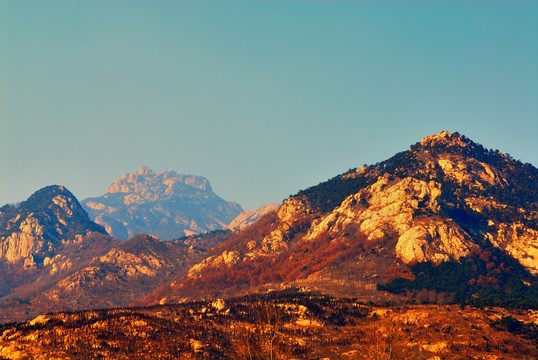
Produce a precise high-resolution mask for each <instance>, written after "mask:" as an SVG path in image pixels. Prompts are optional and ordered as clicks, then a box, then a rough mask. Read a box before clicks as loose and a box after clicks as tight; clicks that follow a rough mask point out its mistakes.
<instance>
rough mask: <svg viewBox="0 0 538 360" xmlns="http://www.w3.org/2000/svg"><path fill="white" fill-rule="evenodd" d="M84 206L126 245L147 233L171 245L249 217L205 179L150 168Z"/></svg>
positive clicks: (125, 178)
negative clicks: (180, 239)
mask: <svg viewBox="0 0 538 360" xmlns="http://www.w3.org/2000/svg"><path fill="white" fill-rule="evenodd" d="M81 203H82V206H83V207H84V209H85V210H86V211H87V212H88V214H89V215H90V217H91V218H92V219H94V221H95V222H96V223H98V224H101V225H103V226H104V227H105V228H106V230H107V231H108V233H109V234H110V235H112V236H115V237H119V238H121V239H127V238H129V237H132V236H134V235H136V234H139V233H147V234H152V235H155V236H157V237H159V238H160V239H163V240H171V239H176V238H178V237H181V236H184V235H192V234H199V233H204V232H208V231H212V230H218V229H223V228H226V227H227V225H228V224H229V223H230V222H231V221H232V220H234V219H235V217H236V216H238V215H239V214H240V213H241V212H243V209H242V208H241V206H240V205H239V204H237V203H232V202H228V201H225V200H223V199H221V198H220V197H219V196H218V195H216V194H215V193H214V192H213V190H212V189H211V185H210V184H209V181H208V180H207V179H206V178H204V177H201V176H195V175H183V174H178V173H176V172H175V171H163V172H159V173H156V172H154V171H153V170H151V169H149V168H147V167H142V168H140V170H138V171H137V172H135V173H129V174H124V175H123V176H122V177H121V178H119V179H118V180H116V181H115V182H114V184H112V185H111V186H110V187H109V188H108V190H107V191H106V193H105V195H103V196H101V197H95V198H89V199H85V200H83V201H82V202H81Z"/></svg>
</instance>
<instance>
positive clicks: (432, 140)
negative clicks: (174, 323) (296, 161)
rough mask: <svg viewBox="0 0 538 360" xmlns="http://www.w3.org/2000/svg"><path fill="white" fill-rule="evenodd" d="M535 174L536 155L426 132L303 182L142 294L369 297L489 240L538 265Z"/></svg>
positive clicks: (532, 268)
mask: <svg viewBox="0 0 538 360" xmlns="http://www.w3.org/2000/svg"><path fill="white" fill-rule="evenodd" d="M537 180H538V170H537V169H536V168H534V167H533V166H532V165H531V164H522V163H521V162H519V161H516V160H514V159H512V158H511V157H509V156H505V155H503V154H502V153H500V152H498V151H493V150H487V149H485V148H484V147H482V146H481V145H478V144H476V143H474V142H472V141H471V140H469V139H467V138H466V137H464V136H462V135H460V134H458V133H454V134H452V133H448V132H441V133H439V134H435V135H431V136H427V137H425V138H423V139H422V140H421V141H420V142H418V143H416V144H414V145H411V147H410V148H409V150H406V151H403V152H400V153H398V154H396V155H394V156H393V157H391V158H390V159H387V160H385V161H383V162H381V163H378V164H375V165H370V166H364V167H362V168H359V169H352V170H350V171H348V172H345V173H343V174H341V175H338V176H336V177H334V178H332V179H329V180H328V181H326V182H322V183H320V184H318V185H316V186H313V187H310V188H307V189H305V190H301V191H299V192H298V193H297V194H296V195H294V196H291V197H289V198H288V199H286V200H285V201H284V202H283V204H282V205H281V206H280V208H279V209H278V210H277V211H276V213H272V214H268V215H266V216H265V217H263V218H262V219H260V220H258V222H257V223H255V224H254V225H252V226H251V227H249V228H247V229H246V230H245V231H244V232H242V233H239V234H236V235H233V236H232V237H231V238H230V239H228V240H227V241H226V242H224V243H222V244H220V245H218V246H217V247H216V248H215V249H214V250H212V251H211V252H210V253H209V254H208V255H209V256H208V257H206V258H205V259H204V260H203V261H202V262H200V263H198V264H196V265H194V266H193V267H191V269H190V270H189V273H188V277H187V278H186V279H177V280H176V281H174V282H173V283H172V284H170V285H169V286H168V288H162V289H160V290H158V291H157V292H156V293H155V294H154V295H153V298H152V297H151V296H150V297H148V298H146V299H145V300H144V301H146V302H147V303H152V302H154V301H157V299H162V298H166V299H167V300H168V301H171V302H173V301H183V300H184V299H189V298H198V297H201V298H206V297H209V298H210V297H212V296H225V295H226V296H227V295H228V294H233V293H234V292H235V293H237V292H238V291H239V292H240V293H241V292H243V293H248V292H251V291H255V292H259V291H261V292H263V291H267V290H268V289H282V288H286V287H290V286H297V287H309V288H316V289H318V290H320V291H329V292H330V293H332V294H336V295H345V294H348V295H351V296H364V299H373V298H376V297H379V296H383V295H382V294H381V293H379V292H377V291H376V290H375V289H376V288H377V285H378V284H380V283H381V284H383V283H387V282H390V281H391V280H393V279H395V278H398V277H401V276H403V277H407V278H411V277H413V276H414V275H413V274H412V269H413V268H412V266H413V265H414V264H417V263H421V262H432V263H434V264H440V263H444V262H447V261H456V262H457V261H458V260H459V259H460V258H466V257H469V256H477V254H478V253H480V252H483V251H487V249H488V248H489V246H494V247H495V248H498V249H500V250H501V251H502V252H503V253H505V254H507V256H510V257H513V258H515V259H516V260H517V262H518V263H519V264H520V265H518V266H522V267H524V268H525V269H526V270H525V271H528V272H531V273H534V274H536V273H538V242H537V241H536V240H537V239H538V228H537V219H538V211H537V209H538V202H537V198H538V182H537ZM492 264H493V265H492V266H501V265H500V262H498V263H492ZM518 271H519V270H518ZM220 274H226V275H225V276H224V275H220ZM477 276H478V275H477ZM349 280H351V281H349ZM231 289H235V290H231ZM192 294H196V295H195V296H194V297H193V296H192ZM223 294H224V295H223ZM159 297H161V298H159ZM144 301H142V302H141V303H144Z"/></svg>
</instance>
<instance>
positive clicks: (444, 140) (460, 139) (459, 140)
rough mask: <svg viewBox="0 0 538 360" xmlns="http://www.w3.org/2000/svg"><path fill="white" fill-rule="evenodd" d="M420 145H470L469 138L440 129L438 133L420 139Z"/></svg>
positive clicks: (462, 146)
mask: <svg viewBox="0 0 538 360" xmlns="http://www.w3.org/2000/svg"><path fill="white" fill-rule="evenodd" d="M420 145H422V146H425V147H434V146H446V147H453V146H457V147H461V148H464V147H467V146H469V145H470V142H469V140H467V139H466V138H465V137H464V136H462V135H460V134H459V133H457V132H456V133H450V132H448V131H441V132H440V133H439V134H434V135H429V136H425V137H424V138H423V139H422V140H421V141H420Z"/></svg>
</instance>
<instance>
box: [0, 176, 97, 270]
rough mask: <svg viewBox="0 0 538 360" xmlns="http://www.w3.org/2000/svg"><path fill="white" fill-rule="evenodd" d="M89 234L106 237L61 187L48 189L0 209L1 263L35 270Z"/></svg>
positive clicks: (76, 201) (73, 198)
mask: <svg viewBox="0 0 538 360" xmlns="http://www.w3.org/2000/svg"><path fill="white" fill-rule="evenodd" d="M92 232H98V233H102V234H105V233H106V232H105V229H104V228H103V227H102V226H100V225H97V224H96V223H94V222H93V221H91V220H90V218H89V216H88V214H87V213H86V211H84V209H83V208H82V206H81V205H80V203H79V202H78V200H77V199H76V198H75V196H74V195H73V194H72V193H71V192H70V191H69V190H67V189H66V188H65V187H64V186H60V185H51V186H47V187H44V188H42V189H40V190H38V191H36V192H35V193H34V194H32V195H31V196H30V197H29V198H28V199H27V200H26V201H23V202H21V203H20V204H19V205H18V206H9V205H6V206H3V207H1V208H0V261H2V260H6V261H7V262H10V263H16V262H19V261H25V264H28V265H29V266H35V261H38V262H39V261H40V260H39V259H41V260H42V259H43V258H44V257H45V256H48V255H50V254H54V253H55V251H56V250H58V249H59V248H61V247H63V246H64V245H65V243H66V242H69V241H72V240H74V239H75V238H77V237H80V236H85V235H88V234H89V233H92Z"/></svg>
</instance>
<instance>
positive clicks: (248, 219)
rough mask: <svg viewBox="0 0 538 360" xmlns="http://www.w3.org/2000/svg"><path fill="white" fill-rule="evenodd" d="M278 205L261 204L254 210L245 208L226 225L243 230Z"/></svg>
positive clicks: (275, 208)
mask: <svg viewBox="0 0 538 360" xmlns="http://www.w3.org/2000/svg"><path fill="white" fill-rule="evenodd" d="M279 207H280V205H279V204H276V203H275V204H267V205H262V206H260V207H259V208H257V209H256V210H254V211H250V210H245V211H243V212H242V213H241V214H239V215H237V217H236V218H235V219H233V220H232V222H231V223H230V224H229V225H228V226H227V227H228V229H230V230H234V231H240V230H244V229H245V228H247V227H249V226H250V225H252V224H254V223H255V222H256V221H257V220H258V219H259V218H261V217H262V216H263V215H265V214H267V213H268V212H271V211H276V210H278V208H279Z"/></svg>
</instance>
